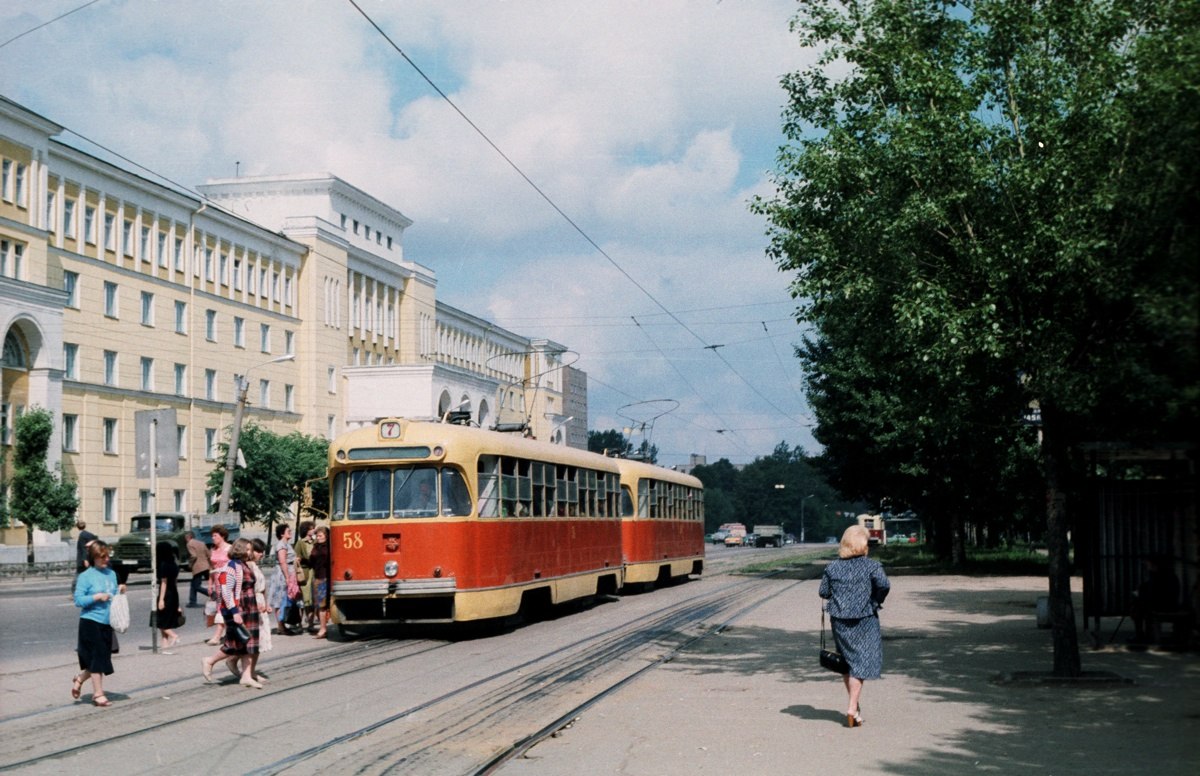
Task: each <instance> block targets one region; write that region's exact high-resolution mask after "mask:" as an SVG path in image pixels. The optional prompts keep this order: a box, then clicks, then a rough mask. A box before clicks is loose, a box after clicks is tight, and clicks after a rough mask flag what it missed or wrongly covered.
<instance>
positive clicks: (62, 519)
mask: <svg viewBox="0 0 1200 776" xmlns="http://www.w3.org/2000/svg"><path fill="white" fill-rule="evenodd" d="M53 434H54V416H53V415H51V414H50V411H49V410H46V409H43V408H41V407H33V408H31V409H29V411H27V412H25V413H24V414H23V415H21V417H19V418H17V422H16V428H15V429H14V435H15V441H16V444H15V445H14V450H13V476H12V480H11V488H12V496H11V498H10V500H9V508H10V509H11V511H12V516H13V517H15V518H16V519H18V520H20V521H21V522H22V523H23V524H24V525H25V529H26V546H27V547H28V555H27V559H28V561H29V563H33V561H34V556H33V531H34V529H35V528H37V529H40V530H42V531H60V530H63V529H65V528H70V527H71V525H72V523H74V521H75V512H76V511H77V510H78V509H79V498H78V497H77V496H76V494H75V483H74V482H72V481H70V480H68V479H66V478H64V477H62V476H61V475H60V474H59V473H58V472H52V471H50V469H49V468H48V467H47V465H46V454H47V452H48V451H49V449H50V439H51V437H52V436H53Z"/></svg>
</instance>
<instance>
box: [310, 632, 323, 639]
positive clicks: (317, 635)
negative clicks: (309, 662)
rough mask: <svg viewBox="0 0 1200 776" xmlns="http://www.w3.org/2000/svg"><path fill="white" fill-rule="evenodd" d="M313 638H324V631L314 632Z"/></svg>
mask: <svg viewBox="0 0 1200 776" xmlns="http://www.w3.org/2000/svg"><path fill="white" fill-rule="evenodd" d="M313 638H314V639H323V638H325V631H321V632H320V633H317V634H314V635H313Z"/></svg>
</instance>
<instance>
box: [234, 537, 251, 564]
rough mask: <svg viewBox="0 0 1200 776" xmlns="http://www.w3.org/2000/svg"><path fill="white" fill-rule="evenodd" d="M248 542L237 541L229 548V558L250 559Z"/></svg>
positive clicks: (244, 540)
mask: <svg viewBox="0 0 1200 776" xmlns="http://www.w3.org/2000/svg"><path fill="white" fill-rule="evenodd" d="M250 546H251V545H250V540H249V539H238V540H237V541H236V542H234V543H233V546H232V547H230V548H229V557H230V559H232V560H246V559H247V558H249V557H250Z"/></svg>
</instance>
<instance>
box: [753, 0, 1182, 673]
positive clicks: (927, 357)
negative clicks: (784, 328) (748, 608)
mask: <svg viewBox="0 0 1200 776" xmlns="http://www.w3.org/2000/svg"><path fill="white" fill-rule="evenodd" d="M793 29H794V31H795V32H797V33H798V35H799V37H800V40H801V41H802V42H803V43H804V44H805V45H807V46H810V47H813V48H814V49H816V50H818V51H820V52H821V58H820V61H819V63H818V64H817V66H815V67H813V68H810V69H808V70H805V71H802V72H797V73H793V74H790V75H788V76H786V77H785V78H784V81H783V85H784V87H785V89H786V90H787V93H788V97H789V104H788V107H787V109H786V112H785V117H784V121H785V125H784V128H785V131H786V133H787V134H788V136H789V139H790V140H791V141H792V143H791V144H790V145H789V146H788V147H786V148H785V149H783V150H782V151H781V154H780V158H779V168H778V172H777V175H776V183H777V186H778V194H777V196H776V197H775V198H774V199H773V200H770V201H759V202H757V203H756V208H757V209H758V211H759V212H761V213H763V214H765V215H766V216H767V217H768V218H769V221H770V223H771V231H772V244H771V249H770V253H771V255H772V257H773V258H774V259H775V260H776V261H777V263H778V264H779V266H780V267H781V268H782V269H784V270H786V271H790V272H792V273H794V281H793V286H792V290H793V293H794V295H795V296H796V298H797V299H798V300H800V307H799V317H800V319H801V320H803V321H807V322H809V323H811V324H812V328H813V330H814V331H815V332H816V335H815V337H814V338H813V340H812V341H810V342H809V343H808V344H807V346H806V347H805V349H804V352H803V357H804V358H805V359H806V360H807V362H808V364H807V366H808V368H809V370H810V372H809V373H810V386H809V387H810V392H811V396H812V399H813V405H814V411H815V412H816V414H817V417H818V421H819V423H820V427H819V430H818V438H819V439H820V440H821V441H822V442H823V443H824V444H825V445H826V448H827V450H828V451H829V458H830V460H831V461H833V462H834V463H835V465H836V466H838V467H856V469H857V470H847V469H842V471H841V477H842V478H843V479H845V480H847V481H852V482H857V483H859V484H860V485H861V483H864V482H867V481H868V480H869V479H870V478H872V477H874V478H876V479H877V480H878V481H879V482H882V483H885V484H884V487H896V488H900V489H903V490H904V491H905V492H907V493H910V494H912V495H914V496H916V497H918V498H923V499H924V500H925V502H926V503H927V504H928V505H929V506H930V508H931V510H932V511H933V512H935V513H938V514H943V515H944V514H946V513H950V514H953V513H954V512H956V511H963V512H965V511H969V510H970V509H971V508H972V506H971V501H972V500H973V501H974V503H975V504H978V503H980V502H983V503H991V502H999V503H1007V504H1011V505H1017V504H1020V503H1022V500H1023V499H1025V498H1026V495H1027V487H1026V483H1024V482H1023V481H1022V480H1021V473H1022V472H1027V471H1028V466H1027V465H1026V464H1025V463H1024V458H1025V457H1026V456H1027V455H1028V453H1029V451H1030V450H1036V453H1037V455H1038V456H1039V459H1040V460H1039V465H1040V472H1041V476H1042V478H1043V482H1044V486H1045V489H1044V492H1045V494H1046V499H1045V504H1046V506H1045V518H1046V537H1047V541H1048V543H1049V547H1050V598H1051V609H1052V614H1053V634H1054V670H1055V673H1056V674H1059V675H1075V674H1078V673H1079V671H1080V661H1079V650H1078V644H1077V641H1076V630H1075V615H1074V611H1073V609H1072V607H1071V597H1070V569H1069V564H1068V546H1067V535H1068V531H1067V528H1068V525H1067V514H1068V512H1067V497H1068V494H1069V493H1070V492H1071V491H1072V488H1073V486H1074V483H1075V480H1074V477H1075V475H1076V474H1077V470H1076V469H1075V468H1073V466H1072V461H1073V456H1074V454H1075V452H1076V451H1077V450H1078V448H1079V445H1080V443H1082V442H1085V441H1088V440H1094V439H1123V440H1127V441H1144V440H1145V439H1153V438H1155V437H1161V436H1162V435H1163V434H1184V435H1186V438H1188V439H1191V438H1194V430H1195V423H1196V416H1195V407H1196V404H1197V401H1196V400H1197V398H1198V397H1197V379H1196V364H1197V358H1196V356H1197V354H1196V344H1197V340H1196V333H1197V302H1198V299H1197V274H1196V265H1195V257H1196V255H1197V254H1198V249H1200V243H1198V240H1197V230H1196V226H1197V223H1196V219H1197V212H1198V211H1200V207H1198V197H1197V181H1200V169H1198V165H1200V99H1198V95H1197V84H1200V4H1198V3H1196V2H1194V0H1160V1H1157V2H1146V1H1145V0H1101V1H1099V2H1081V1H1078V0H1052V1H1051V0H962V1H961V2H939V1H938V0H872V1H871V2H865V1H864V2H858V1H856V0H847V1H845V2H835V1H834V0H814V2H807V3H804V6H803V10H802V11H801V12H800V14H799V15H797V17H796V18H795V19H794V21H793ZM1031 407H1032V408H1036V411H1037V413H1038V414H1039V417H1038V423H1039V425H1038V426H1037V432H1038V435H1039V438H1036V439H1031V438H1030V432H1029V431H1028V430H1027V428H1026V427H1024V426H1022V424H1021V423H1020V419H1021V416H1022V414H1025V413H1027V412H1029V411H1030V408H1031ZM1035 445H1036V446H1035Z"/></svg>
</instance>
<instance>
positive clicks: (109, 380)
mask: <svg viewBox="0 0 1200 776" xmlns="http://www.w3.org/2000/svg"><path fill="white" fill-rule="evenodd" d="M104 384H105V385H116V384H117V352H116V351H115V350H106V351H104Z"/></svg>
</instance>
